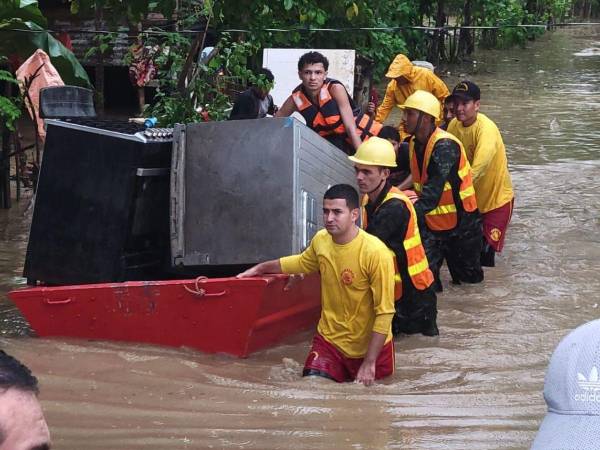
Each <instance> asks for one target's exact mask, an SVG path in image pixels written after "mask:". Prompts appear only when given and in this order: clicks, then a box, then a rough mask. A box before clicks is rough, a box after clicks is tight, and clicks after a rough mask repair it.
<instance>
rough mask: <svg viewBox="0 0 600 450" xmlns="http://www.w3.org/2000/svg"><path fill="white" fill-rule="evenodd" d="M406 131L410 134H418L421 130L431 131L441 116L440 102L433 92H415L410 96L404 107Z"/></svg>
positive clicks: (402, 106)
mask: <svg viewBox="0 0 600 450" xmlns="http://www.w3.org/2000/svg"><path fill="white" fill-rule="evenodd" d="M400 108H402V109H403V110H404V116H403V119H402V120H403V122H404V129H405V130H406V132H407V133H409V134H417V133H418V132H419V130H431V129H432V128H434V127H435V121H436V119H437V118H438V117H439V116H440V102H439V100H438V99H437V98H435V96H434V95H433V94H432V93H431V92H427V91H415V92H413V93H412V94H411V95H409V96H408V98H407V99H406V101H405V102H404V105H401V106H400Z"/></svg>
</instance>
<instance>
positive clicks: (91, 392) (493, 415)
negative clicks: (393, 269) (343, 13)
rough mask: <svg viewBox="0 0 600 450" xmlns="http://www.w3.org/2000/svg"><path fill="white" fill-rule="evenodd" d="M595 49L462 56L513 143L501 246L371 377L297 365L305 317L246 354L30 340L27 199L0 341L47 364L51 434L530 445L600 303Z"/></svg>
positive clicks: (578, 33)
mask: <svg viewBox="0 0 600 450" xmlns="http://www.w3.org/2000/svg"><path fill="white" fill-rule="evenodd" d="M593 48H596V50H595V51H594V50H590V49H593ZM599 50H600V28H598V27H595V28H594V27H587V28H579V29H576V30H575V29H574V30H563V31H556V32H553V33H551V34H548V35H547V36H545V37H543V38H542V39H539V40H538V41H536V42H533V43H530V44H529V45H528V46H527V49H524V50H511V51H494V52H486V53H481V54H480V55H478V57H477V58H476V59H477V63H476V64H474V65H473V66H472V67H469V71H474V73H473V75H472V79H473V80H475V81H476V82H478V83H479V84H480V86H481V88H482V91H483V99H482V104H483V106H482V111H483V112H485V113H487V114H488V115H489V116H490V117H491V118H492V119H493V120H495V121H496V122H497V123H498V124H499V126H500V129H501V130H502V132H503V135H504V138H505V141H506V144H507V148H508V152H509V160H510V167H511V173H512V175H513V182H514V185H515V189H516V192H517V200H516V208H515V214H514V217H513V221H512V225H511V228H510V229H509V235H508V238H507V245H506V249H505V251H504V253H503V255H502V256H501V257H500V258H499V261H498V264H497V267H496V268H493V269H488V270H486V273H485V276H486V280H485V282H484V283H483V284H480V285H477V286H450V287H449V288H448V289H447V290H446V292H444V294H443V295H441V296H440V298H439V307H440V313H439V324H440V332H441V335H440V337H439V338H425V337H421V336H411V337H404V338H401V339H399V340H398V341H397V346H396V368H397V371H396V373H395V375H394V376H393V377H391V378H390V379H388V380H386V381H385V382H384V383H381V384H378V385H376V386H374V387H371V388H365V387H363V386H359V385H355V384H335V383H331V382H328V381H326V380H318V379H302V378H301V377H300V376H299V373H300V369H301V364H302V363H303V361H304V357H305V356H306V352H307V349H308V345H309V340H310V336H311V333H310V332H306V333H304V334H301V335H296V336H293V337H290V340H289V341H287V342H286V343H284V344H283V345H281V346H278V347H276V348H273V349H270V350H267V351H263V352H259V353H256V354H254V355H252V356H251V357H250V358H248V359H245V360H240V359H235V358H230V357H226V356H214V355H206V354H203V353H200V352H197V351H194V350H191V349H185V348H182V349H171V348H161V347H154V346H148V345H128V344H121V343H113V342H88V341H83V340H68V341H67V340H62V339H52V340H50V339H38V338H34V337H30V336H29V333H30V332H29V331H28V328H27V325H26V323H24V321H23V320H22V319H20V317H19V315H18V313H17V312H16V311H15V309H14V307H12V305H11V304H10V302H9V301H8V300H7V299H6V298H5V295H4V293H5V292H6V291H8V290H10V289H12V288H15V287H18V285H20V284H22V283H23V282H24V280H22V279H21V278H20V274H21V270H22V265H23V260H24V252H25V248H26V239H27V231H28V230H27V226H28V225H27V219H28V214H24V213H23V211H24V209H25V207H26V205H25V204H26V203H27V201H24V202H21V203H22V204H21V205H19V206H18V207H15V208H13V209H12V210H10V211H8V212H6V211H1V212H0V240H1V244H0V277H1V278H0V346H2V347H3V348H5V349H6V350H7V351H8V352H9V353H11V354H13V355H15V356H17V357H18V358H20V359H21V360H22V361H24V362H25V363H26V364H28V365H29V366H30V367H31V368H32V369H33V371H34V372H35V373H36V374H37V375H38V377H39V378H40V382H41V389H42V391H41V396H40V398H41V400H42V404H43V407H44V410H45V413H46V417H47V419H48V423H49V425H50V430H51V432H52V436H53V441H54V447H53V448H55V449H57V450H80V449H87V450H100V449H106V450H108V449H113V450H114V449H141V448H144V449H155V450H167V449H208V448H214V449H260V450H268V449H294V450H299V449H328V450H329V449H356V450H358V449H361V450H362V449H526V448H529V446H530V444H531V442H532V440H533V437H534V435H535V432H536V430H537V427H538V425H539V422H540V420H541V419H542V417H543V415H544V413H545V404H544V400H543V397H542V387H543V378H544V372H545V368H546V365H547V363H548V359H549V357H550V354H551V352H552V350H553V348H554V347H555V345H556V344H557V343H558V341H559V340H560V338H561V337H562V336H564V335H565V334H566V333H567V332H568V331H569V330H571V329H572V328H574V327H576V326H578V325H580V324H582V323H584V322H587V321H589V320H592V319H595V318H598V317H599V316H600V310H599V309H598V304H599V303H600V295H599V294H600V277H599V276H598V274H599V268H600V267H599V266H600V262H599V261H600V195H598V190H599V189H600V149H599V144H600V56H599V55H598V53H599ZM594 54H595V56H594ZM586 55H591V56H586ZM463 70H465V73H466V71H467V69H463ZM459 77H460V71H457V72H456V74H455V73H452V74H451V75H449V76H447V77H446V81H447V82H448V84H449V85H453V84H454V83H456V82H457V81H458V80H459ZM446 278H447V276H446Z"/></svg>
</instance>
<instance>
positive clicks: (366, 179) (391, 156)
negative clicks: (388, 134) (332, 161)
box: [348, 136, 396, 194]
mask: <svg viewBox="0 0 600 450" xmlns="http://www.w3.org/2000/svg"><path fill="white" fill-rule="evenodd" d="M348 159H349V160H350V161H352V162H353V163H354V171H355V172H356V183H357V184H358V189H359V190H360V193H361V194H373V193H375V192H377V191H379V190H380V188H382V187H383V185H384V184H385V182H386V180H387V179H388V177H389V176H390V168H391V167H396V152H395V151H394V146H393V145H392V144H391V143H390V142H389V141H388V140H387V139H383V138H381V137H377V136H375V137H372V138H370V139H369V140H367V141H365V142H363V143H362V144H360V146H359V147H358V148H357V149H356V153H355V154H354V155H353V156H349V157H348Z"/></svg>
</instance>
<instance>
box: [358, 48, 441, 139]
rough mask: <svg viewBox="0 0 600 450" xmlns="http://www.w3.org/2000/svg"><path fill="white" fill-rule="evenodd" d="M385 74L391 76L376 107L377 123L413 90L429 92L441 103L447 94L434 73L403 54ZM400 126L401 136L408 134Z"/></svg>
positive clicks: (397, 57)
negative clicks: (416, 64)
mask: <svg viewBox="0 0 600 450" xmlns="http://www.w3.org/2000/svg"><path fill="white" fill-rule="evenodd" d="M385 76H386V77H387V78H391V81H390V82H389V83H388V85H387V88H386V90H385V97H384V98H383V101H382V102H381V105H380V106H379V108H377V114H376V115H375V121H376V122H379V123H383V122H384V121H385V119H387V117H388V116H389V115H390V112H391V111H392V108H393V107H394V106H396V105H403V104H404V103H405V102H406V99H407V98H408V97H409V96H410V95H411V94H412V93H414V92H415V91H418V90H421V91H427V92H430V93H432V94H433V95H435V97H436V98H437V99H438V100H439V101H440V103H442V104H443V102H444V99H445V98H446V97H447V96H448V94H449V92H448V88H447V87H446V84H445V83H444V82H443V81H442V80H440V79H439V78H438V77H437V76H436V75H435V73H433V72H432V71H431V70H429V69H426V68H425V67H418V66H415V65H414V64H413V63H412V62H411V61H410V59H408V58H407V57H406V56H404V55H403V54H398V55H396V57H395V58H394V61H392V64H390V67H389V69H388V72H387V73H386V74H385ZM369 106H370V107H371V105H369ZM439 119H441V117H439ZM401 127H402V125H400V131H401V134H402V135H401V138H402V139H404V138H405V137H407V136H408V134H407V133H405V132H404V130H403V129H402V128H401Z"/></svg>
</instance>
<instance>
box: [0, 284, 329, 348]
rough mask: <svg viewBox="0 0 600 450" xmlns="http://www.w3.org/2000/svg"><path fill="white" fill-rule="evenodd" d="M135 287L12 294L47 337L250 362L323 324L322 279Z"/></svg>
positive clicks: (46, 289) (29, 290)
mask: <svg viewBox="0 0 600 450" xmlns="http://www.w3.org/2000/svg"><path fill="white" fill-rule="evenodd" d="M286 283H287V276H284V275H278V276H273V277H271V276H270V277H261V278H246V279H236V278H214V279H202V280H198V282H196V280H171V281H131V282H125V283H106V284H90V285H77V286H60V287H34V288H27V289H20V290H16V291H12V292H10V293H9V294H8V296H9V298H10V299H11V300H12V301H13V302H14V303H15V304H16V305H17V307H18V308H19V310H20V311H21V312H22V314H23V315H24V316H25V318H26V319H27V320H28V321H29V324H30V325H31V328H32V329H33V330H34V331H35V332H36V333H37V334H38V335H39V336H40V337H50V336H61V337H75V338H85V339H101V340H117V341H130V342H145V343H152V344H160V345H166V346H176V347H179V346H187V347H193V348H196V349H198V350H202V351H204V352H209V353H228V354H231V355H235V356H239V357H246V356H248V354H250V353H252V352H254V351H256V350H259V349H263V348H266V347H270V346H273V345H275V344H277V343H278V342H279V341H281V340H282V339H283V338H285V337H287V336H290V335H292V334H293V333H296V332H298V331H300V330H303V329H307V328H310V327H314V326H315V324H316V323H317V320H318V317H319V314H320V309H321V302H320V287H319V277H318V276H310V277H307V278H306V279H304V280H303V281H301V282H298V283H297V284H295V285H294V286H293V287H292V288H291V289H290V290H288V291H285V290H284V287H285V285H286Z"/></svg>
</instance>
